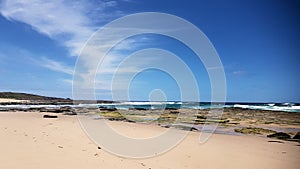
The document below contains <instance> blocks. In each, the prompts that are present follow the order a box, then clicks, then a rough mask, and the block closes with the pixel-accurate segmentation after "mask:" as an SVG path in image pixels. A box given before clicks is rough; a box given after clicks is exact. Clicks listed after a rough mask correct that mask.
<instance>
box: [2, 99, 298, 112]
mask: <svg viewBox="0 0 300 169" xmlns="http://www.w3.org/2000/svg"><path fill="white" fill-rule="evenodd" d="M63 106H70V107H98V108H106V109H119V110H129V109H138V110H155V109H156V110H157V109H158V110H163V109H179V108H184V109H210V108H242V109H254V110H271V111H285V112H298V113H300V103H245V102H243V103H236V102H232V103H225V104H220V103H216V104H211V103H209V102H201V103H197V102H176V101H173V102H146V101H138V102H115V103H97V104H75V105H0V108H21V109H22V108H23V109H27V108H42V107H46V108H47V107H48V108H56V107H63Z"/></svg>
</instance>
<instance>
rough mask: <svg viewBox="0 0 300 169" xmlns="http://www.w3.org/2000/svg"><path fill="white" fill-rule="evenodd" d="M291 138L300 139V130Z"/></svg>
mask: <svg viewBox="0 0 300 169" xmlns="http://www.w3.org/2000/svg"><path fill="white" fill-rule="evenodd" d="M293 139H296V140H300V132H298V133H297V134H296V135H295V136H294V137H293Z"/></svg>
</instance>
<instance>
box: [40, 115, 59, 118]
mask: <svg viewBox="0 0 300 169" xmlns="http://www.w3.org/2000/svg"><path fill="white" fill-rule="evenodd" d="M43 118H57V116H56V115H48V114H45V115H44V116H43Z"/></svg>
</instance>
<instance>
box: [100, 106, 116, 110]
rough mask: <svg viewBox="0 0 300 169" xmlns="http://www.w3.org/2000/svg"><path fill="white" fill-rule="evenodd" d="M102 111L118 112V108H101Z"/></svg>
mask: <svg viewBox="0 0 300 169" xmlns="http://www.w3.org/2000/svg"><path fill="white" fill-rule="evenodd" d="M99 109H100V110H101V111H116V110H117V109H116V108H105V107H100V108H99Z"/></svg>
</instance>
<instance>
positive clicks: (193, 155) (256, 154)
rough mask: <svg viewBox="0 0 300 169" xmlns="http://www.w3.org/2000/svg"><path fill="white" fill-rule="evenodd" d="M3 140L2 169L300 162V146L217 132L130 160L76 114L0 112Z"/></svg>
mask: <svg viewBox="0 0 300 169" xmlns="http://www.w3.org/2000/svg"><path fill="white" fill-rule="evenodd" d="M109 123H110V124H111V125H112V126H113V128H114V129H115V130H119V131H120V132H122V133H128V134H130V133H131V134H133V135H139V133H140V134H141V133H142V135H143V136H151V135H153V134H154V135H155V134H157V133H160V132H163V131H164V130H166V129H165V128H162V127H159V126H155V125H145V124H136V123H128V122H117V121H110V122H109ZM140 136H141V135H140ZM0 137H1V141H0V149H1V154H0V156H1V157H0V168H6V169H19V168H23V169H27V168H28V169H32V168H35V169H38V168H41V169H48V168H49V169H50V168H51V169H60V168H61V169H65V168H73V169H77V168H78V169H79V168H80V169H82V168H86V169H89V168H91V169H94V168H105V169H109V168H112V169H118V168H120V169H121V168H122V169H124V168H132V169H135V168H140V169H145V168H147V169H150V168H151V169H168V168H170V169H176V168H177V169H182V168H191V169H192V168H195V169H196V168H197V169H198V168H206V169H208V168H212V169H218V168H223V169H225V168H228V169H235V168H246V169H247V168H249V169H250V168H251V169H252V168H257V169H259V168H261V169H275V168H288V169H294V168H295V169H296V168H298V167H299V160H300V146H299V143H297V142H288V141H282V142H283V143H279V142H270V141H274V139H270V138H266V137H260V136H251V135H245V136H233V135H222V134H214V135H212V137H211V138H210V139H209V140H208V141H207V142H206V143H204V144H199V143H198V138H199V133H198V132H190V133H189V134H188V136H187V137H186V138H185V139H184V141H183V142H181V143H180V144H179V145H178V146H176V147H175V148H173V149H172V150H170V151H168V152H167V153H165V154H163V155H160V156H156V157H153V158H147V159H126V158H121V157H117V156H115V155H113V154H110V153H108V152H106V151H104V150H103V149H98V146H97V145H96V144H94V143H93V142H92V141H91V140H90V139H89V138H88V137H87V135H86V134H85V133H84V131H83V130H82V129H81V126H80V123H79V121H78V119H77V117H76V116H66V115H62V114H58V118H55V119H44V118H43V113H39V112H1V113H0Z"/></svg>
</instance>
